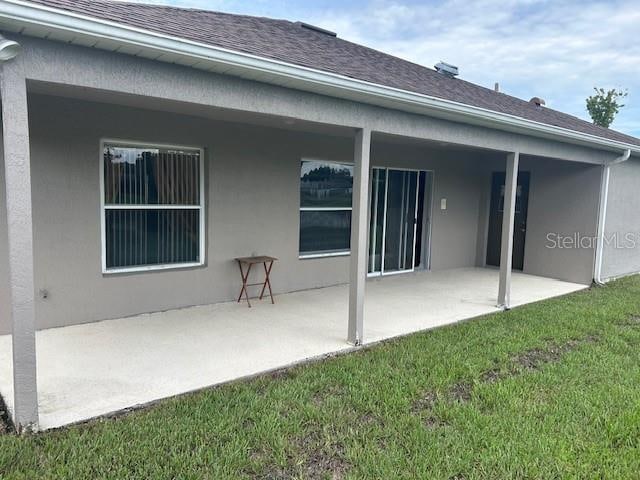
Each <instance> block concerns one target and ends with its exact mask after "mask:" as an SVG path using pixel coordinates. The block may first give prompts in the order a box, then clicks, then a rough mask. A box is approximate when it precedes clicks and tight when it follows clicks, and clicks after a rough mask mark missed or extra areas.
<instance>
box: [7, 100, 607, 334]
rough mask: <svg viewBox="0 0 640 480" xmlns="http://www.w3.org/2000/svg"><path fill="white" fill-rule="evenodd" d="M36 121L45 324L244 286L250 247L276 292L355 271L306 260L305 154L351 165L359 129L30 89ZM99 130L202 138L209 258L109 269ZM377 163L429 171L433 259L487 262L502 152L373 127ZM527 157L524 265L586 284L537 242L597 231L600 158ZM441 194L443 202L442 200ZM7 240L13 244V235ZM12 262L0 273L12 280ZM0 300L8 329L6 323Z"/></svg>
mask: <svg viewBox="0 0 640 480" xmlns="http://www.w3.org/2000/svg"><path fill="white" fill-rule="evenodd" d="M30 128H31V164H32V179H33V180H32V181H33V218H34V245H35V246H34V249H35V251H34V259H35V278H36V282H35V283H36V287H35V288H36V291H39V290H41V289H45V290H47V291H48V293H49V297H48V298H47V299H43V298H41V297H40V296H38V297H37V299H36V315H37V328H39V329H43V328H50V327H55V326H63V325H70V324H77V323H84V322H90V321H96V320H101V319H107V318H120V317H124V316H128V315H134V314H137V313H143V312H152V311H162V310H166V309H171V308H179V307H184V306H189V305H200V304H210V303H215V302H219V301H224V300H231V299H233V298H234V297H235V295H237V293H238V289H239V274H238V271H237V266H236V265H235V264H234V262H233V260H232V259H233V258H234V257H238V256H246V255H251V254H253V253H260V254H269V255H273V256H275V257H278V258H279V262H278V263H277V264H276V266H275V267H274V271H273V278H272V281H273V286H274V290H275V292H276V293H281V292H289V291H295V290H304V289H309V288H316V287H321V286H327V285H335V284H341V283H345V282H347V280H348V268H349V260H348V258H347V257H337V258H322V259H304V260H301V259H299V258H298V238H299V232H298V228H299V211H298V207H299V162H300V159H301V158H305V157H306V158H320V159H326V160H332V161H341V162H351V161H352V159H353V139H352V138H349V137H346V136H334V135H326V134H317V133H307V132H300V131H288V130H284V129H275V128H266V127H263V126H250V125H243V124H236V123H229V122H220V121H214V120H209V119H204V118H198V117H194V116H187V115H176V114H175V113H167V112H160V111H151V110H143V109H136V108H129V107H124V106H115V105H107V104H101V103H95V102H87V101H80V100H77V99H69V98H62V97H52V96H48V95H31V96H30ZM102 138H119V139H129V140H133V141H140V142H151V143H154V142H158V143H165V144H179V145H193V146H199V147H204V149H205V160H206V161H205V164H206V168H205V172H206V182H205V184H206V219H207V220H206V227H207V228H206V236H207V242H206V265H205V266H204V267H199V268H190V269H184V270H171V271H153V272H143V273H130V274H109V275H103V274H102V272H101V260H100V259H101V235H100V198H99V191H100V186H99V155H100V152H99V146H100V140H101V139H102ZM371 165H372V166H387V167H399V168H417V169H424V170H430V171H432V172H433V177H434V192H433V198H434V206H433V209H432V241H431V265H432V269H433V270H442V269H449V268H459V267H472V266H478V265H480V266H481V265H482V264H483V263H482V262H483V259H484V252H485V248H486V246H485V241H486V239H485V235H486V221H487V208H488V197H489V191H490V183H491V182H490V178H491V172H492V171H495V170H500V169H503V168H504V161H503V159H502V157H501V156H500V155H498V154H495V153H494V154H488V153H487V152H485V151H481V150H472V149H456V148H453V147H451V146H428V145H425V144H415V143H414V144H410V143H402V142H399V141H393V142H391V141H389V140H388V139H386V138H378V139H375V138H374V141H373V144H372V152H371ZM522 168H523V169H525V168H526V169H529V170H531V171H532V181H531V194H530V206H529V232H528V236H527V244H526V248H525V272H527V273H534V274H536V275H545V276H549V277H553V278H559V279H563V280H569V281H575V282H579V283H588V282H589V280H590V275H591V273H590V271H591V270H590V269H592V265H593V264H592V260H591V259H590V257H589V254H587V253H585V252H575V251H562V252H550V251H548V249H545V248H544V245H543V244H542V240H543V234H546V232H547V231H555V230H558V229H560V228H565V227H566V228H569V227H571V228H569V229H570V230H573V229H582V230H584V231H592V230H593V229H595V221H596V213H595V211H596V210H595V209H596V206H597V205H595V204H594V203H593V202H594V201H595V202H597V189H596V190H592V189H591V187H592V186H593V185H592V183H593V182H594V181H595V188H597V178H599V177H598V176H597V175H595V174H592V173H591V172H592V171H594V172H595V171H598V172H599V169H598V168H597V167H593V166H588V165H582V164H577V163H571V162H557V161H555V162H554V161H550V160H545V159H539V158H535V159H533V158H531V159H524V160H523V162H522ZM584 179H586V180H585V181H587V183H586V184H585V182H584V181H583V180H584ZM594 179H595V180H594ZM592 197H593V198H595V199H596V200H593V199H592ZM442 198H446V199H447V209H446V210H441V209H440V208H439V207H440V199H442ZM2 210H3V211H4V208H3V209H2ZM0 220H2V218H0ZM5 228H6V227H5ZM4 232H5V233H4V234H3V235H2V242H5V243H6V230H4ZM0 247H1V248H4V249H5V251H6V248H5V247H6V245H5V244H2V245H0ZM591 255H592V254H591ZM5 262H6V261H5V260H3V261H2V262H0V273H1V274H3V275H2V278H1V279H0V281H2V282H4V283H5V284H6V264H5ZM3 290H4V289H3ZM3 295H4V294H3ZM2 304H3V307H2V310H0V313H1V314H2V319H1V321H0V332H2V333H6V332H7V331H9V321H8V310H7V309H6V307H4V305H6V303H5V302H2Z"/></svg>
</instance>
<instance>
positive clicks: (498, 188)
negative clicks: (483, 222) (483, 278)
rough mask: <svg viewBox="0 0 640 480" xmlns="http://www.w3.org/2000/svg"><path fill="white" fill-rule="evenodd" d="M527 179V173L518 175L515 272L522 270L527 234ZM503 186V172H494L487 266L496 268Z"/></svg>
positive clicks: (499, 247)
mask: <svg viewBox="0 0 640 480" xmlns="http://www.w3.org/2000/svg"><path fill="white" fill-rule="evenodd" d="M529 179H530V174H529V172H519V173H518V187H517V190H516V211H515V223H514V229H513V268H514V269H515V270H522V269H523V268H524V244H525V238H526V234H527V210H528V206H529ZM504 184H505V172H494V173H493V178H492V181H491V209H490V212H489V236H488V239H487V265H493V266H496V267H499V266H500V249H501V239H502V213H503V210H504Z"/></svg>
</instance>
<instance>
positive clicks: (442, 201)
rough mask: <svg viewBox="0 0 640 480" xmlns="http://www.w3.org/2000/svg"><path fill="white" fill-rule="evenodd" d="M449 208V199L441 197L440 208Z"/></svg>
mask: <svg viewBox="0 0 640 480" xmlns="http://www.w3.org/2000/svg"><path fill="white" fill-rule="evenodd" d="M446 209H447V199H446V198H441V199H440V210H446Z"/></svg>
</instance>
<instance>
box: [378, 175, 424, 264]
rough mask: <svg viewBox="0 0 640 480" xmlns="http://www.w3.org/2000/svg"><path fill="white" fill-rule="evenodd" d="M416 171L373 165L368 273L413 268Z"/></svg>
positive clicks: (416, 188)
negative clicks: (374, 166) (375, 166)
mask: <svg viewBox="0 0 640 480" xmlns="http://www.w3.org/2000/svg"><path fill="white" fill-rule="evenodd" d="M419 177H420V172H418V171H416V170H396V169H386V168H374V169H373V177H372V199H371V219H370V222H371V228H370V239H369V240H370V241H369V273H370V274H382V275H384V274H392V273H401V272H407V271H413V269H414V266H415V251H416V233H417V223H418V204H419V202H420V200H419V198H418V196H419V195H418V193H419Z"/></svg>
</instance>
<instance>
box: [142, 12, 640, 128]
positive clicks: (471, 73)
mask: <svg viewBox="0 0 640 480" xmlns="http://www.w3.org/2000/svg"><path fill="white" fill-rule="evenodd" d="M138 1H139V2H140V3H159V4H166V5H174V6H183V7H195V8H205V9H211V10H218V11H223V12H229V13H242V14H246V15H258V16H267V17H272V18H282V19H287V20H292V21H297V20H300V21H304V22H307V23H312V24H314V25H318V26H321V27H323V28H327V29H329V30H333V31H334V32H337V33H338V36H339V37H341V38H344V39H346V40H350V41H353V42H357V43H362V44H364V45H367V46H369V47H372V48H375V49H378V50H382V51H384V52H386V53H390V54H392V55H395V56H398V57H401V58H404V59H407V60H411V61H413V62H416V63H419V64H421V65H425V66H427V67H433V65H435V64H436V63H437V62H439V61H445V62H447V63H452V64H454V65H457V66H458V68H459V69H460V78H463V79H465V80H468V81H471V82H473V83H477V84H480V85H484V86H486V87H490V88H493V86H494V83H495V82H498V83H500V88H501V91H503V92H505V93H508V94H510V95H514V96H516V97H520V98H523V99H525V100H528V99H530V98H531V97H534V96H537V97H541V98H543V99H544V100H545V101H546V103H547V106H548V107H550V108H554V109H557V110H561V111H564V112H567V113H570V114H572V115H576V116H578V117H581V118H584V119H586V120H589V115H588V113H587V111H586V107H585V99H586V98H587V97H588V96H589V95H591V94H592V93H593V88H594V87H604V88H607V89H609V88H617V89H624V90H627V91H628V93H629V94H628V97H627V98H626V99H625V101H624V103H625V107H624V108H623V109H622V111H621V112H620V114H619V115H618V117H617V118H616V120H615V122H614V123H613V125H612V126H611V128H614V129H616V130H619V131H622V132H625V133H628V134H631V135H634V136H638V137H640V35H638V34H637V33H634V32H637V28H638V25H639V24H640V0H604V1H598V0H422V1H418V0H391V1H382V0H351V1H350V0H318V1H311V0H309V1H292V0H138Z"/></svg>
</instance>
